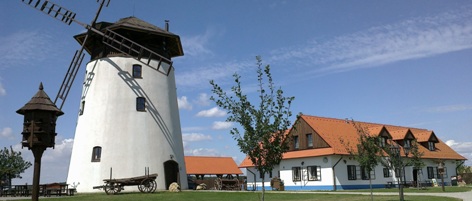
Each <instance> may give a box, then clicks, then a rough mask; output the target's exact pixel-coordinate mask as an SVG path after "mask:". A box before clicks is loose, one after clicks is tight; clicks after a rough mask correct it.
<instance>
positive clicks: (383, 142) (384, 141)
mask: <svg viewBox="0 0 472 201" xmlns="http://www.w3.org/2000/svg"><path fill="white" fill-rule="evenodd" d="M386 144H387V138H385V137H379V147H385V145H386Z"/></svg>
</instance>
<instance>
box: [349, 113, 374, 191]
mask: <svg viewBox="0 0 472 201" xmlns="http://www.w3.org/2000/svg"><path fill="white" fill-rule="evenodd" d="M352 123H353V124H354V127H355V128H356V130H357V134H358V138H357V139H358V144H357V145H356V148H357V149H353V148H352V146H350V145H349V142H347V143H346V142H344V140H343V139H340V140H341V143H342V144H344V145H346V146H345V147H346V148H347V151H348V152H349V154H350V155H351V157H353V158H354V160H356V161H357V162H358V163H359V165H360V166H361V168H362V169H361V171H363V173H364V175H366V176H367V177H368V178H369V188H370V198H371V200H374V195H373V189H372V178H371V177H370V173H371V172H372V170H374V168H375V167H376V166H377V165H378V164H379V161H380V152H381V151H382V149H381V148H380V147H379V146H378V144H377V142H378V141H379V140H378V137H377V136H372V135H370V134H369V132H367V131H366V130H365V128H363V127H362V126H361V125H359V124H358V123H356V122H354V120H352Z"/></svg>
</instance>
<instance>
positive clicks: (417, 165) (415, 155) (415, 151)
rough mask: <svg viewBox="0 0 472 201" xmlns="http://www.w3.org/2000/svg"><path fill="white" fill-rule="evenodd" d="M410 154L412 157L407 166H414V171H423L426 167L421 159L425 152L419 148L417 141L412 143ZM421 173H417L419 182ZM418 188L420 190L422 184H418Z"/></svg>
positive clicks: (409, 158)
mask: <svg viewBox="0 0 472 201" xmlns="http://www.w3.org/2000/svg"><path fill="white" fill-rule="evenodd" d="M410 154H411V157H408V161H407V162H406V166H413V168H414V169H417V170H421V169H423V167H424V166H425V165H426V164H425V163H424V162H423V160H421V157H422V156H423V155H424V154H423V152H421V151H420V150H419V148H418V142H417V141H416V140H413V141H412V142H411V147H410ZM421 175H422V174H421V172H420V171H417V173H416V176H417V178H418V181H420V179H419V178H420V177H421ZM416 187H418V189H420V188H421V182H417V185H416Z"/></svg>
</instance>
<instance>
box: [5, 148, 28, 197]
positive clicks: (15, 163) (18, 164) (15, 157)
mask: <svg viewBox="0 0 472 201" xmlns="http://www.w3.org/2000/svg"><path fill="white" fill-rule="evenodd" d="M29 167H31V162H29V161H25V160H24V159H23V157H22V156H21V152H15V151H13V148H12V147H10V149H8V148H6V147H4V148H3V150H0V178H5V177H6V178H7V179H8V181H9V185H10V188H11V180H12V179H14V178H21V173H23V172H25V170H26V169H28V168H29Z"/></svg>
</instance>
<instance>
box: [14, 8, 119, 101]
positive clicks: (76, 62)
mask: <svg viewBox="0 0 472 201" xmlns="http://www.w3.org/2000/svg"><path fill="white" fill-rule="evenodd" d="M22 1H23V3H26V4H28V5H30V6H32V7H33V8H36V9H38V10H40V11H42V12H43V13H45V14H47V15H49V16H51V17H53V18H55V19H57V20H60V21H62V22H64V23H66V24H67V25H70V24H71V23H72V22H76V23H78V24H80V25H82V26H84V27H85V28H87V35H86V37H85V39H84V41H83V43H82V45H81V47H80V49H79V50H77V51H76V52H75V54H74V57H73V58H72V61H71V63H70V65H69V68H68V69H67V73H66V75H65V77H64V80H63V81H62V84H61V87H60V88H59V91H58V93H57V96H56V98H55V99H54V104H55V105H59V107H58V108H59V109H62V106H64V102H65V100H66V98H67V96H68V94H69V91H70V89H71V88H72V84H73V83H74V80H75V77H76V76H77V72H78V71H79V68H80V65H81V64H82V61H83V59H84V56H85V54H84V53H83V51H84V45H85V43H86V42H87V38H88V36H89V35H90V28H91V27H93V26H94V25H95V22H96V21H97V19H98V16H99V15H100V12H101V10H102V8H103V5H104V4H105V1H106V2H107V4H106V6H108V5H109V4H110V0H101V2H100V6H99V8H98V11H97V13H96V15H95V18H94V19H93V20H92V22H91V23H90V24H91V26H89V25H87V24H84V23H82V22H80V21H77V20H75V16H76V13H74V12H72V11H70V10H68V9H66V8H63V7H62V6H59V5H57V4H55V3H52V2H50V1H47V0H45V1H42V0H36V1H34V0H22ZM98 1H99V0H97V2H98ZM59 100H62V101H61V103H60V104H59V103H58V102H57V101H59Z"/></svg>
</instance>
